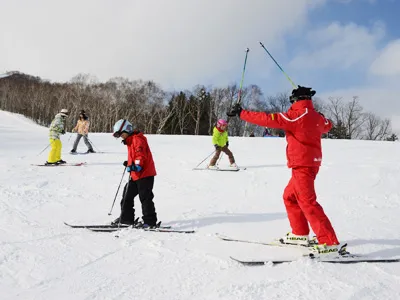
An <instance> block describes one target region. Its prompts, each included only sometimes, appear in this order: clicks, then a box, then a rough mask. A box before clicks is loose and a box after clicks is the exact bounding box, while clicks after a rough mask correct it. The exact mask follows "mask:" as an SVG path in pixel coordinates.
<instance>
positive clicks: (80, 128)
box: [71, 110, 95, 154]
mask: <svg viewBox="0 0 400 300" xmlns="http://www.w3.org/2000/svg"><path fill="white" fill-rule="evenodd" d="M89 125H90V122H89V118H88V117H87V116H86V114H85V111H84V110H81V112H80V114H79V120H78V122H77V123H76V126H75V128H74V129H72V132H77V136H76V139H75V142H74V146H73V148H72V150H71V154H74V153H76V148H77V147H78V144H79V141H80V140H81V138H82V137H83V141H84V142H85V144H86V146H87V147H88V151H87V152H86V153H95V151H94V150H93V147H92V145H91V144H90V141H89V139H88V134H89Z"/></svg>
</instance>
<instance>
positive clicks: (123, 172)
mask: <svg viewBox="0 0 400 300" xmlns="http://www.w3.org/2000/svg"><path fill="white" fill-rule="evenodd" d="M125 172H126V167H125V169H124V172H123V173H122V178H121V181H120V182H119V186H118V189H117V192H116V193H115V197H114V201H113V204H112V206H111V209H110V212H109V213H108V215H109V216H111V212H112V210H113V208H114V204H115V199H117V195H118V191H119V188H120V187H121V183H122V180H123V179H124V175H125Z"/></svg>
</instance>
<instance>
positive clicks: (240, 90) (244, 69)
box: [237, 48, 250, 103]
mask: <svg viewBox="0 0 400 300" xmlns="http://www.w3.org/2000/svg"><path fill="white" fill-rule="evenodd" d="M249 51H250V49H249V48H247V49H246V56H245V58H244V64H243V71H242V79H241V80H240V86H239V93H238V100H237V103H240V102H242V88H243V81H244V72H245V71H246V64H247V55H248V54H249Z"/></svg>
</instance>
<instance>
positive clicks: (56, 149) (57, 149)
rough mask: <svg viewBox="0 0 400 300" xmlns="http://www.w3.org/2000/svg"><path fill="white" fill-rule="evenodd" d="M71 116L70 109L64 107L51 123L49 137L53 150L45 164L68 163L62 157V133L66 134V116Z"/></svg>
mask: <svg viewBox="0 0 400 300" xmlns="http://www.w3.org/2000/svg"><path fill="white" fill-rule="evenodd" d="M68 116H69V111H68V109H65V108H63V109H62V110H61V111H60V112H59V113H58V114H56V116H55V117H54V119H53V121H52V122H51V124H50V130H49V138H50V145H51V150H50V153H49V156H48V159H47V161H46V163H45V165H47V166H50V165H59V164H65V163H67V162H66V161H65V160H62V159H61V149H62V144H61V140H60V135H61V134H65V127H66V126H65V122H66V118H67V117H68Z"/></svg>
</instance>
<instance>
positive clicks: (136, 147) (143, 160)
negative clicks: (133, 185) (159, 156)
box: [125, 132, 157, 181]
mask: <svg viewBox="0 0 400 300" xmlns="http://www.w3.org/2000/svg"><path fill="white" fill-rule="evenodd" d="M125 145H126V146H127V147H128V166H132V165H134V164H135V165H140V166H141V167H142V170H141V171H140V172H131V178H132V180H133V181H136V180H139V179H141V178H145V177H150V176H156V175H157V172H156V167H155V166H154V161H153V155H152V154H151V151H150V148H149V144H148V143H147V139H146V137H145V136H144V135H143V133H141V132H134V133H133V134H132V135H130V136H128V137H127V138H126V139H125Z"/></svg>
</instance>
